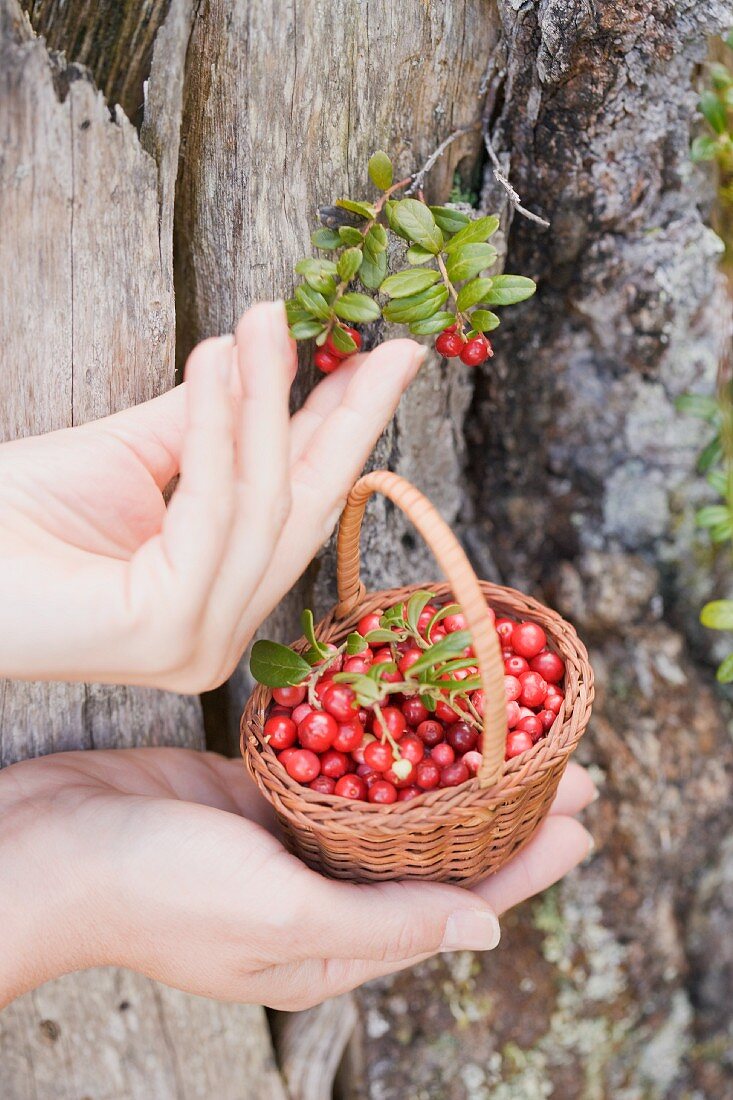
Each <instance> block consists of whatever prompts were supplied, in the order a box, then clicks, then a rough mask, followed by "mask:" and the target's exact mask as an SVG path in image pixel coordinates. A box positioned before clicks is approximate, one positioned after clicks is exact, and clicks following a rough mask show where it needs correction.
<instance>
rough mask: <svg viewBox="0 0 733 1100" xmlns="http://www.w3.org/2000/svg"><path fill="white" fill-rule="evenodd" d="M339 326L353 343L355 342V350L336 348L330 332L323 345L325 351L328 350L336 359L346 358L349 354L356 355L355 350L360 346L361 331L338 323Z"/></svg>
mask: <svg viewBox="0 0 733 1100" xmlns="http://www.w3.org/2000/svg"><path fill="white" fill-rule="evenodd" d="M339 327H340V328H341V329H342V331H343V332H345V333H347V334H348V335H349V336H350V337H351V339H352V340H353V341H354V343H355V344H356V348H355V350H354V351H341V349H340V348H337V347H336V345H335V344H334V342H333V337H332V335H331V334H330V333H329V335H328V339H327V340H326V343H325V344H324V345H323V346H324V347H325V349H326V351H328V352H329V354H331V355H333V356H334V357H335V358H336V359H348V358H349V356H350V355H356V353H357V351H359V349H360V347H361V333H359V332H357V331H356V329H355V328H349V326H348V325H340V326H339Z"/></svg>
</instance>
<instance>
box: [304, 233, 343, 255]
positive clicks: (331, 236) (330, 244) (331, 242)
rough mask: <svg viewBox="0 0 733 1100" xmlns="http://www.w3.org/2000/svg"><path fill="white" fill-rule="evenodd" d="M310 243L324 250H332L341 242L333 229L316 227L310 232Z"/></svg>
mask: <svg viewBox="0 0 733 1100" xmlns="http://www.w3.org/2000/svg"><path fill="white" fill-rule="evenodd" d="M311 243H312V245H313V247H314V248H321V249H323V250H324V252H332V251H333V249H334V248H338V247H339V245H340V244H341V238H340V237H339V235H338V233H337V232H336V231H335V230H333V229H316V231H315V233H311Z"/></svg>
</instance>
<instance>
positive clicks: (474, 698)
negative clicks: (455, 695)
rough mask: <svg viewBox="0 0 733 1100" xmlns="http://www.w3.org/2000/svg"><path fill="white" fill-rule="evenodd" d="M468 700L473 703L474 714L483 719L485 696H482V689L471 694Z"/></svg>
mask: <svg viewBox="0 0 733 1100" xmlns="http://www.w3.org/2000/svg"><path fill="white" fill-rule="evenodd" d="M470 699H471V702H472V703H473V705H474V707H475V708H476V713H477V714H478V715H479V716H480V717H481V718H483V716H484V704H485V702H486V695H485V694H484V690H483V688H479V689H478V691H473V692H471V695H470Z"/></svg>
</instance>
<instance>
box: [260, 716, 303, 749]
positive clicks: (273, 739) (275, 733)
mask: <svg viewBox="0 0 733 1100" xmlns="http://www.w3.org/2000/svg"><path fill="white" fill-rule="evenodd" d="M297 732H298V729H297V726H296V725H295V722H294V721H293V720H292V718H286V717H285V715H284V714H273V715H271V716H270V717H269V718H268V719H267V721H266V722H265V730H264V733H265V737H267V738H268V744H269V745H270V747H271V748H273V749H275V751H276V752H279V751H280V750H281V749H289V748H290V746H291V745H294V744H295V738H296V736H297Z"/></svg>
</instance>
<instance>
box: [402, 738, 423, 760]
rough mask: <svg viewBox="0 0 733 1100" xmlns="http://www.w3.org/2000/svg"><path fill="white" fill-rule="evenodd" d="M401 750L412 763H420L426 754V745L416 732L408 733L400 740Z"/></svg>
mask: <svg viewBox="0 0 733 1100" xmlns="http://www.w3.org/2000/svg"><path fill="white" fill-rule="evenodd" d="M400 752H401V753H402V756H403V758H404V759H405V760H409V761H410V763H411V764H419V763H420V761H421V760H422V758H423V756H424V755H425V745H424V744H423V742H422V741H421V740H420V738H419V737H416V736H415V734H414V733H411V734H408V736H407V737H403V738H402V740H401V741H400Z"/></svg>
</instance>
